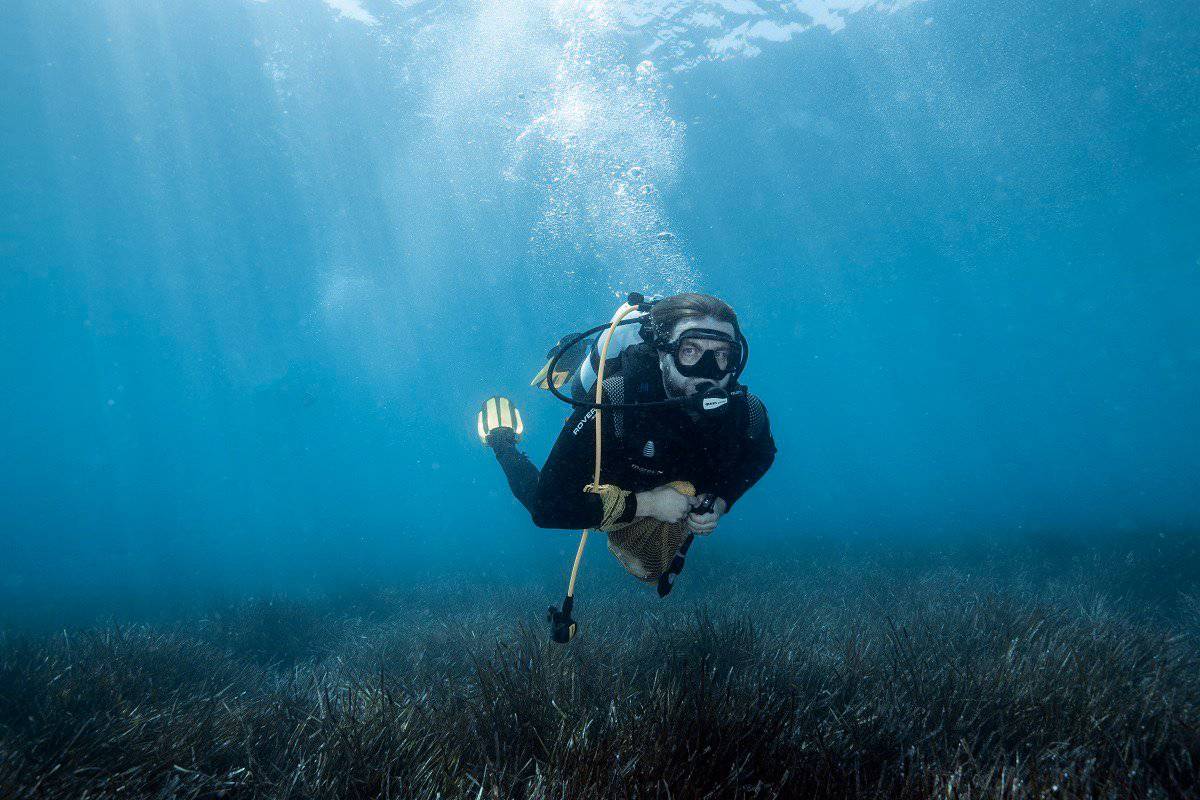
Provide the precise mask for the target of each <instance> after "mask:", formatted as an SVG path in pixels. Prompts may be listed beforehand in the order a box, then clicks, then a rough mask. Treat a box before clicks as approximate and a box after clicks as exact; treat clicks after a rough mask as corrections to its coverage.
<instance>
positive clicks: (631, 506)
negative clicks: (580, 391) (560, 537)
mask: <svg viewBox="0 0 1200 800" xmlns="http://www.w3.org/2000/svg"><path fill="white" fill-rule="evenodd" d="M603 420H604V424H603V427H602V429H601V434H602V440H601V445H602V447H603V448H604V449H605V451H606V452H608V453H613V454H615V453H617V452H618V445H617V440H616V436H615V435H614V434H613V431H612V428H611V424H612V423H611V422H610V415H604V417H603ZM595 425H596V422H595V416H594V414H592V411H591V410H590V409H585V408H581V409H577V410H576V412H575V413H574V414H572V415H571V417H570V418H569V419H568V420H567V422H566V424H565V425H563V429H562V432H560V433H559V434H558V440H557V441H556V442H555V443H554V448H553V449H552V450H551V451H550V456H549V457H548V458H547V459H546V465H545V466H544V467H542V473H541V478H540V480H539V481H538V487H537V496H536V499H535V502H534V507H533V509H531V511H532V516H533V524H534V525H537V526H538V527H539V528H595V527H597V526H598V525H600V523H601V521H602V519H603V517H604V503H603V502H602V501H601V499H600V496H599V495H597V494H591V493H589V492H585V491H583V487H584V486H586V485H587V484H589V483H591V482H592V471H593V470H594V468H595V458H596V439H595V436H596V429H595ZM636 511H637V502H636V500H635V498H634V496H633V495H630V497H629V500H628V501H627V503H626V507H625V514H624V515H622V518H621V521H628V520H630V519H633V516H634V514H635V513H636Z"/></svg>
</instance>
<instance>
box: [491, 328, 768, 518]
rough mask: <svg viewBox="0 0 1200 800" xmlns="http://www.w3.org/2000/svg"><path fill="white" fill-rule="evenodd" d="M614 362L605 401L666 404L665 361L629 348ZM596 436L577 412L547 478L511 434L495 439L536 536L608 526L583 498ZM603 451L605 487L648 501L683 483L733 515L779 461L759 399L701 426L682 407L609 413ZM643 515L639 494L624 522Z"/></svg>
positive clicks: (599, 508)
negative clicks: (542, 531) (543, 531)
mask: <svg viewBox="0 0 1200 800" xmlns="http://www.w3.org/2000/svg"><path fill="white" fill-rule="evenodd" d="M613 362H614V363H613V366H614V369H613V374H612V376H611V377H605V380H604V390H605V391H604V397H605V399H606V400H607V401H609V402H617V403H622V402H625V403H627V402H646V401H650V400H660V399H663V398H664V397H665V396H666V395H665V392H664V390H663V384H662V373H661V371H660V370H659V367H658V361H657V359H656V357H655V355H654V352H653V351H652V350H650V348H649V347H647V346H645V345H637V346H633V347H630V348H627V349H626V350H625V351H624V352H623V353H622V354H621V356H620V359H619V362H618V361H617V360H615V359H614V360H613ZM595 437H596V422H595V418H594V412H593V411H592V410H590V409H585V408H579V409H576V410H575V413H573V414H572V415H571V416H570V418H569V419H568V420H567V422H566V424H565V425H564V426H563V429H562V432H560V433H559V435H558V440H557V441H556V442H555V443H554V448H553V449H552V450H551V451H550V456H549V458H547V459H546V465H545V467H543V468H542V470H541V472H540V473H539V472H538V468H537V467H536V466H534V465H533V462H531V461H530V460H529V457H528V456H526V455H525V454H524V453H522V452H521V451H520V450H518V449H517V446H516V444H515V442H514V441H513V438H512V436H511V434H510V435H507V436H500V437H498V438H497V437H493V440H492V446H493V450H494V451H495V453H496V460H497V461H499V462H500V466H501V467H502V468H503V469H504V474H505V476H506V477H507V478H508V485H509V487H510V488H511V489H512V492H513V495H514V496H516V498H517V499H518V500H520V501H521V503H522V504H523V505H524V506H525V508H527V509H528V510H529V513H530V515H531V516H532V517H533V522H534V524H535V525H537V526H538V527H540V528H594V527H596V526H598V525H599V524H600V522H601V518H602V516H603V503H602V501H601V499H600V496H599V495H596V494H592V493H587V492H584V491H583V487H584V486H585V485H587V484H589V483H591V482H592V470H593V469H594V463H595V461H594V460H595V441H596V439H595ZM601 443H602V447H603V461H602V463H601V468H602V472H601V474H600V481H601V483H608V484H613V485H615V486H618V487H620V488H621V489H625V490H627V491H630V492H642V491H646V490H649V489H654V488H656V487H659V486H662V485H663V484H666V483H670V482H671V481H676V480H683V481H688V482H689V483H691V484H692V485H693V486H695V487H696V492H697V493H698V494H706V493H712V494H714V495H716V496H717V497H720V498H723V499H724V500H725V502H726V503H727V504H728V506H729V508H732V507H733V504H734V503H735V502H737V500H738V498H739V497H741V496H742V495H743V494H744V493H745V492H746V490H747V489H749V488H750V487H751V486H753V485H754V484H755V483H756V482H757V481H758V479H759V478H761V477H762V476H763V475H764V474H765V473H766V471H767V470H768V469H769V468H770V466H771V463H772V462H773V461H774V460H775V440H774V439H773V438H772V437H771V427H770V423H769V422H768V420H767V411H766V408H765V407H764V406H763V404H762V402H761V401H760V400H759V399H758V398H757V397H754V396H753V395H746V396H738V397H735V398H733V399H732V400H731V401H730V403H729V406H728V409H727V411H726V412H725V413H724V414H719V415H715V416H713V415H703V417H702V418H701V419H699V420H694V419H692V418H691V417H690V416H689V415H688V413H687V412H686V411H685V410H683V409H682V408H681V407H680V406H678V405H670V406H663V407H651V408H645V409H621V410H617V409H611V410H605V411H604V412H603V414H602V415H601ZM635 516H637V502H636V499H635V498H634V497H633V496H632V495H631V496H630V498H629V500H628V502H627V504H626V507H625V514H624V516H623V518H622V521H627V520H629V519H632V518H633V517H635Z"/></svg>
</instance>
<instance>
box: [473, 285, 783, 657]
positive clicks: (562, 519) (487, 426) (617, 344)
mask: <svg viewBox="0 0 1200 800" xmlns="http://www.w3.org/2000/svg"><path fill="white" fill-rule="evenodd" d="M596 334H598V335H596ZM748 355H749V345H748V343H747V342H746V339H745V337H744V336H743V335H742V332H741V329H740V327H739V326H738V320H737V315H736V314H735V313H734V311H733V309H732V308H731V307H730V306H729V305H728V304H727V303H725V302H724V301H723V300H720V299H719V298H716V297H713V296H711V295H704V294H693V293H687V294H677V295H674V296H671V297H667V298H664V299H660V300H654V301H647V300H646V299H645V298H643V297H642V296H641V295H638V294H631V295H630V296H629V301H628V302H627V303H625V304H624V305H622V306H621V308H620V309H618V311H617V314H616V315H615V316H614V317H613V319H612V321H611V322H609V323H605V324H603V325H598V326H596V327H595V328H592V329H590V330H588V331H584V332H583V333H581V334H574V335H571V336H567V337H564V338H563V339H562V340H560V342H559V343H558V344H557V345H555V347H554V348H553V349H551V351H550V353H549V361H548V362H547V364H546V366H545V367H543V368H542V370H541V371H540V372H539V373H538V375H537V376H536V377H535V378H534V381H533V383H534V385H537V386H540V387H541V388H544V389H546V390H548V391H550V392H551V393H552V394H554V395H555V396H556V397H558V398H559V399H560V400H563V401H565V402H567V403H570V404H571V405H572V406H574V407H575V409H574V413H572V414H571V416H570V417H569V418H568V419H567V421H566V423H565V424H564V426H563V429H562V431H561V432H560V433H559V435H558V439H557V441H556V442H555V444H554V447H553V449H552V450H551V452H550V455H549V457H548V458H547V460H546V463H545V465H544V466H543V467H542V469H541V470H539V469H538V468H537V467H536V466H535V465H534V464H533V462H532V461H531V460H530V459H529V457H528V456H527V455H526V454H525V453H523V452H522V451H521V450H520V449H519V448H518V446H517V445H518V441H519V439H520V436H521V434H522V433H523V429H524V425H523V422H522V420H521V416H520V412H519V411H517V409H516V408H515V406H514V405H513V404H512V402H511V401H510V400H508V399H507V398H504V397H493V398H490V399H488V400H487V401H486V402H485V403H484V405H483V408H482V409H481V411H480V412H479V416H478V420H477V428H478V434H479V437H480V439H481V440H482V441H483V442H484V444H486V445H487V446H489V447H491V449H492V451H493V452H494V453H495V456H496V460H497V461H498V462H499V464H500V467H501V468H502V469H503V471H504V474H505V477H506V478H507V479H508V484H509V487H510V488H511V490H512V493H513V495H514V496H515V497H516V498H517V500H519V501H520V502H521V504H522V505H524V506H525V508H526V509H527V510H528V511H529V514H530V516H531V517H532V519H533V522H534V524H535V525H537V526H538V527H540V528H576V529H583V530H584V537H583V539H582V540H581V542H580V547H579V552H578V553H577V555H576V560H575V566H574V568H573V570H572V573H571V583H570V587H569V588H568V592H567V599H566V600H565V601H564V604H563V609H562V610H561V611H559V610H558V609H555V608H551V609H550V621H551V623H552V628H553V638H554V639H555V641H560V642H565V641H569V640H570V639H571V638H572V637H573V636H574V633H575V623H574V621H573V620H571V619H570V612H571V607H572V605H573V595H574V583H575V576H576V573H577V572H578V568H579V561H580V558H581V557H582V554H583V548H584V545H585V544H586V541H587V533H588V530H589V529H595V530H601V531H604V532H606V533H607V534H608V547H609V550H610V551H611V552H612V553H613V554H614V555H615V556H616V557H617V559H618V560H619V561H620V562H621V563H622V565H623V566H624V567H625V569H626V570H627V571H628V572H630V573H631V574H632V575H634V576H635V577H637V578H638V579H640V580H642V581H645V582H649V583H657V586H658V593H659V595H660V596H662V597H665V596H666V595H667V594H668V593H670V591H671V588H672V586H673V584H674V580H675V578H676V577H677V576H678V575H679V572H680V571H681V570H682V569H683V564H684V558H685V557H686V555H687V551H688V548H689V547H690V545H691V543H692V541H693V539H694V536H695V535H696V534H700V535H706V534H710V533H712V532H713V531H714V530H715V529H716V527H717V525H718V524H719V522H720V520H721V518H722V517H724V516H725V515H726V514H727V513H729V511H730V509H732V508H733V505H734V504H735V503H736V502H737V501H738V499H739V498H740V497H741V496H742V495H743V494H745V492H746V491H747V490H748V489H749V488H750V487H751V486H753V485H754V484H755V483H756V482H757V481H758V480H759V479H760V478H761V477H762V476H763V475H764V474H765V473H766V471H767V470H768V469H769V468H770V466H771V464H772V462H773V461H774V459H775V451H776V449H775V442H774V439H773V438H772V436H771V430H770V424H769V422H768V419H767V411H766V408H765V406H764V405H763V403H762V401H761V400H759V399H758V398H757V397H755V396H754V395H752V394H750V393H749V392H748V391H747V390H746V388H745V387H744V386H743V385H742V384H741V383H740V380H739V379H740V377H741V373H742V370H743V369H744V368H745V366H746V360H747V358H748ZM564 392H565V393H564ZM602 477H603V482H602V481H601V478H602Z"/></svg>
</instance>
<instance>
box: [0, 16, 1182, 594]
mask: <svg viewBox="0 0 1200 800" xmlns="http://www.w3.org/2000/svg"><path fill="white" fill-rule="evenodd" d="M1198 53H1200V6H1197V5H1196V4H1195V3H1192V2H1185V1H1184V0H1176V1H1174V2H1171V1H1168V2H1158V3H1144V2H1133V0H1117V1H1116V2H1110V3H1085V2H1064V3H1050V4H1033V5H1031V4H1028V3H1018V2H1011V0H1002V1H1001V2H991V0H988V1H987V2H985V1H984V0H958V1H957V2H954V1H952V0H923V1H917V2H872V1H871V0H842V1H841V2H831V0H801V1H800V2H795V3H784V2H768V1H767V0H754V2H751V1H750V0H723V1H718V0H707V1H706V0H696V2H690V3H685V2H666V1H665V0H646V2H640V3H633V2H626V3H618V2H599V0H597V1H596V2H567V1H566V0H564V1H563V2H551V1H550V0H542V1H541V2H534V0H480V2H472V3H468V2H438V1H437V0H403V2H398V3H397V2H386V1H385V0H325V2H321V1H320V0H268V1H267V2H252V1H251V0H212V1H211V2H203V3H195V2H191V3H171V2H160V1H159V0H147V1H146V2H138V3H127V2H121V1H120V0H15V2H10V3H8V4H7V6H6V13H5V25H4V26H3V29H2V30H0V142H2V144H3V146H2V147H0V265H2V266H0V312H2V314H3V319H4V331H3V335H2V336H0V368H2V374H3V375H4V376H5V379H4V382H3V390H2V391H0V536H2V537H3V540H2V541H0V545H2V547H0V604H6V603H7V604H10V607H11V604H12V603H14V602H16V601H18V600H19V601H20V602H21V603H23V604H24V605H23V607H24V608H32V609H43V610H44V609H51V611H49V612H47V613H50V614H51V615H52V616H53V614H54V613H57V612H55V611H54V610H53V609H61V608H63V607H64V605H63V604H64V603H66V602H67V600H69V599H70V598H74V599H76V600H78V601H79V602H81V603H95V608H98V609H103V608H105V607H107V606H106V604H108V605H109V606H111V605H113V604H117V603H120V602H128V601H130V599H131V598H133V599H138V598H140V599H142V600H145V601H146V602H147V603H149V604H151V605H154V604H156V603H157V604H161V603H164V602H170V601H171V599H172V598H176V597H181V596H183V595H185V594H188V593H197V592H203V591H209V590H213V591H218V592H234V593H237V592H250V591H260V590H263V589H264V588H265V589H272V590H276V589H289V588H290V589H306V588H310V587H315V586H316V587H319V586H325V585H333V584H336V583H338V582H339V581H346V580H351V581H352V580H357V579H360V578H362V577H363V576H368V575H370V576H375V577H381V578H383V579H386V580H393V581H396V582H401V583H402V582H405V581H410V580H417V579H420V578H422V577H429V576H436V575H438V574H439V573H441V572H442V571H444V570H448V569H450V568H468V569H476V568H477V569H478V570H479V571H480V573H481V574H485V573H486V574H488V575H490V576H491V579H493V580H497V579H498V580H503V579H506V577H508V576H516V575H528V574H537V575H541V576H544V577H545V578H546V580H547V581H548V582H549V584H548V585H554V586H557V585H558V583H557V582H558V580H559V578H560V576H561V574H562V572H563V570H564V564H563V554H568V555H569V553H570V552H572V551H573V547H574V540H573V538H572V537H571V536H570V534H568V533H563V534H558V533H554V532H546V531H538V530H535V529H533V528H532V526H531V525H530V523H529V520H528V516H527V515H526V514H525V513H524V511H523V509H521V507H520V506H519V505H518V504H517V503H516V502H515V501H514V500H512V499H511V497H510V496H509V494H508V491H507V488H506V487H505V485H504V482H503V479H502V476H501V475H500V472H499V470H498V469H497V468H496V466H495V464H494V463H493V461H492V459H491V456H490V454H489V453H487V452H486V451H485V450H483V449H482V448H481V447H480V445H479V443H478V441H477V440H476V439H475V435H474V431H473V415H474V413H475V411H476V409H477V408H478V405H479V403H480V402H481V401H482V400H483V398H485V397H487V396H488V395H490V394H493V393H496V392H504V393H508V394H509V395H510V396H512V397H513V398H514V399H515V400H516V401H517V403H518V404H519V405H520V406H521V407H522V409H523V410H524V412H525V417H526V421H527V424H528V426H529V428H530V432H529V434H528V435H527V437H526V444H527V446H528V449H529V450H530V452H531V454H532V455H533V456H534V458H535V460H536V461H539V462H540V461H541V460H542V459H543V458H544V456H545V454H546V452H548V450H549V447H550V444H551V443H552V441H553V437H554V436H555V435H556V434H557V431H558V428H559V425H560V424H561V420H562V419H563V418H564V416H565V413H566V411H565V408H564V407H562V406H560V405H558V404H557V403H556V402H555V401H553V400H552V399H550V398H548V397H545V396H540V395H538V394H536V393H535V392H534V390H532V389H530V388H529V387H528V385H527V384H528V381H529V378H530V377H531V376H532V375H533V373H534V371H535V370H536V369H537V367H538V366H540V360H541V358H542V356H543V354H544V352H545V350H546V348H547V347H548V346H549V345H550V344H552V343H553V342H554V341H555V340H556V339H557V338H558V337H559V336H560V335H562V334H563V333H566V332H568V331H571V330H577V329H579V328H581V327H582V326H584V325H592V324H596V323H598V322H600V321H602V320H604V319H606V318H607V317H608V316H609V315H610V314H611V312H612V309H613V308H614V307H615V305H616V304H617V303H618V296H619V294H620V293H621V292H624V291H628V290H642V291H653V292H658V293H670V292H673V291H678V290H682V289H695V290H701V291H707V292H712V293H714V294H718V295H720V296H721V297H723V298H725V299H727V300H728V301H729V302H730V303H731V304H732V305H733V306H734V307H735V308H736V309H737V311H738V312H739V314H740V316H741V319H742V325H743V328H744V329H745V331H746V333H747V335H748V337H749V339H750V342H751V345H752V348H753V352H752V356H751V361H750V364H749V367H748V369H747V371H746V373H745V376H744V378H745V381H746V382H747V383H748V384H749V385H750V387H751V388H752V390H753V391H754V392H755V393H756V394H758V395H759V396H760V397H762V398H763V400H764V401H765V402H766V404H767V407H768V408H769V410H770V414H771V419H772V425H773V429H774V434H775V438H776V441H777V443H778V446H779V458H778V461H777V462H776V465H775V467H774V468H773V469H772V470H771V472H770V473H769V474H768V475H767V476H766V478H764V480H763V481H762V483H761V484H760V485H759V486H758V487H757V488H755V489H754V490H752V491H751V493H750V494H749V495H747V497H746V498H745V499H744V500H743V501H742V503H741V504H739V506H738V507H737V509H736V510H735V513H734V514H733V515H731V516H730V517H729V518H728V519H727V520H725V521H724V522H723V523H722V527H721V529H720V531H719V533H718V534H717V535H716V536H715V537H714V540H713V544H712V547H711V549H710V550H709V551H708V555H707V556H706V557H708V558H712V559H716V560H718V561H719V559H720V558H721V554H722V553H723V552H724V553H730V552H733V551H735V550H737V549H738V548H744V547H753V546H761V547H773V548H784V549H786V548H789V547H792V546H794V545H795V544H796V543H797V542H799V541H802V540H808V539H812V538H813V537H826V538H832V539H835V540H837V539H839V538H845V539H853V538H854V537H867V536H870V537H884V538H887V537H895V538H896V539H897V540H898V541H911V540H913V539H916V538H923V539H929V538H933V539H942V538H944V539H946V540H947V541H950V540H964V539H966V540H970V539H973V538H976V537H984V536H986V537H993V538H995V537H999V538H1001V539H1003V538H1004V537H1011V538H1012V539H1013V540H1014V541H1018V540H1025V539H1027V538H1028V537H1031V536H1034V537H1036V536H1038V535H1043V534H1045V535H1050V534H1053V535H1055V536H1064V535H1065V536H1077V537H1080V538H1082V539H1086V540H1098V539H1100V538H1102V537H1104V536H1108V535H1112V534H1118V533H1121V534H1130V533H1133V534H1139V533H1142V532H1144V533H1145V534H1146V535H1147V536H1151V535H1155V534H1157V533H1160V532H1162V531H1165V530H1171V531H1195V530H1196V526H1197V525H1198V524H1200V501H1198V500H1197V495H1196V487H1197V486H1198V485H1200V430H1198V425H1197V423H1198V419H1200V413H1198V411H1197V408H1198V407H1200V405H1198V401H1200V314H1198V313H1197V308H1198V306H1200V225H1198V224H1197V221H1198V220H1200V200H1198V198H1200V192H1198V189H1200V69H1198V67H1197V64H1198V63H1200V61H1198V58H1197V55H1198ZM600 552H601V551H597V553H598V554H597V555H596V556H594V558H595V559H596V560H597V561H599V560H600V559H601V558H602V556H601V555H599V553H600ZM614 579H616V578H614ZM555 591H558V590H557V589H555ZM63 613H64V614H65V611H64V612H63Z"/></svg>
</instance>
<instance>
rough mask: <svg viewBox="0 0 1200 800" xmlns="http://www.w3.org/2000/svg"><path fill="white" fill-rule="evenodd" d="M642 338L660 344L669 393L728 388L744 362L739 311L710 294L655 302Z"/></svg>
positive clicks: (679, 394) (657, 346)
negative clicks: (736, 311)
mask: <svg viewBox="0 0 1200 800" xmlns="http://www.w3.org/2000/svg"><path fill="white" fill-rule="evenodd" d="M648 322H649V324H648V325H647V326H646V327H645V328H644V329H643V338H646V339H647V341H649V342H650V344H651V345H653V346H654V347H655V349H657V350H658V364H659V367H660V368H661V370H662V375H663V387H664V388H665V389H666V392H667V396H668V397H691V396H693V395H695V394H696V393H697V392H701V391H707V390H710V389H712V388H713V387H718V388H721V389H725V390H729V389H731V388H733V387H732V386H731V385H730V384H731V383H733V381H734V376H735V375H736V374H737V372H738V369H739V368H740V367H741V365H742V350H743V344H742V338H741V331H740V329H739V328H738V324H737V314H735V313H734V311H733V309H732V308H730V306H729V304H728V303H726V302H725V301H724V300H721V299H719V298H716V297H713V296H712V295H707V294H692V293H688V294H677V295H674V296H672V297H667V298H665V299H663V300H660V301H658V302H657V303H655V304H654V306H653V308H652V309H651V310H650V319H649V321H648Z"/></svg>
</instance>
